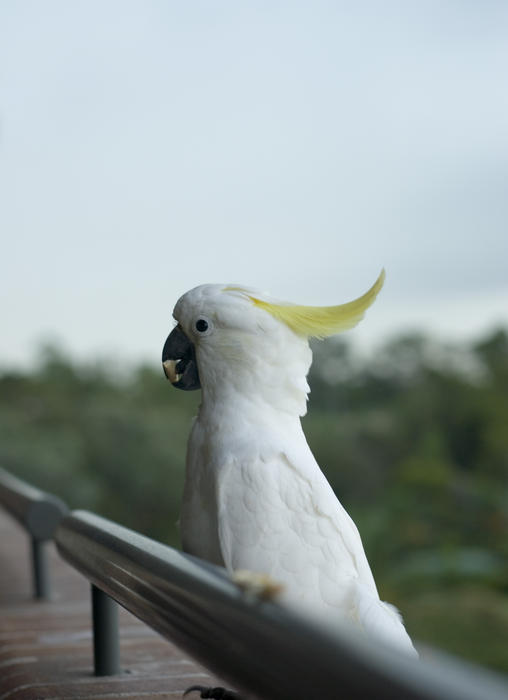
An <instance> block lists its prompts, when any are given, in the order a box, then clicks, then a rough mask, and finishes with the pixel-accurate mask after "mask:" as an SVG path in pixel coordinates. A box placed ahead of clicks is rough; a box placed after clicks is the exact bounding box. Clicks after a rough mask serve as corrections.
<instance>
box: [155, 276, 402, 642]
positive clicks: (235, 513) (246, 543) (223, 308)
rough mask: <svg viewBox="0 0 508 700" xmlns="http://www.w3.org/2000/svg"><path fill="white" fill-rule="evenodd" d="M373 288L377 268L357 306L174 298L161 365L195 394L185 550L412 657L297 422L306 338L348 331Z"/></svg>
mask: <svg viewBox="0 0 508 700" xmlns="http://www.w3.org/2000/svg"><path fill="white" fill-rule="evenodd" d="M383 281H384V270H383V271H382V272H381V274H380V276H379V278H378V279H377V281H376V282H375V284H374V285H373V286H372V288H371V289H369V291H368V292H367V293H366V294H364V295H363V296H361V297H359V298H358V299H356V300H355V301H352V302H349V303H347V304H341V305H339V306H325V307H313V306H298V305H294V304H288V303H280V302H276V301H273V300H271V299H270V298H268V297H267V296H266V295H265V294H261V293H259V292H257V291H255V290H253V289H249V288H244V287H241V286H237V285H224V284H204V285H202V286H199V287H196V288H195V289H192V290H190V291H189V292H187V293H186V294H184V295H183V296H182V297H181V298H180V299H179V300H178V302H177V304H176V306H175V309H174V313H173V316H174V318H175V319H176V321H177V324H178V325H177V326H176V327H175V328H174V329H173V331H172V332H171V334H170V335H169V337H168V339H167V340H166V343H165V345H164V350H163V354H162V361H163V366H164V371H165V374H166V376H167V377H168V379H169V380H170V381H171V383H172V384H173V386H175V387H178V388H179V389H201V392H202V402H201V405H200V407H199V412H198V415H197V417H196V419H195V421H194V424H193V427H192V431H191V434H190V437H189V442H188V449H187V464H186V478H185V488H184V495H183V502H182V509H181V518H180V527H181V535H182V545H183V548H184V550H185V551H186V552H189V553H191V554H194V555H196V556H198V557H201V558H203V559H206V560H208V561H210V562H213V563H215V564H219V565H221V566H225V567H226V569H227V570H228V571H229V572H231V573H232V574H233V573H234V572H235V571H238V570H247V571H251V572H259V573H261V574H263V575H265V574H266V575H268V576H269V577H270V579H272V580H273V581H275V582H277V583H281V584H282V586H283V590H282V592H281V594H280V600H281V602H282V603H285V604H289V605H294V606H297V607H298V608H299V609H301V610H307V611H309V612H310V613H311V614H312V615H313V616H314V617H318V616H321V615H323V616H324V617H326V618H327V619H328V620H329V621H330V620H333V619H337V620H339V619H342V620H344V621H347V622H349V623H353V624H355V625H357V626H358V627H359V628H360V629H361V630H363V631H364V633H365V634H367V635H368V636H370V637H372V638H375V639H377V640H380V641H382V643H386V644H388V645H391V646H392V647H397V648H398V649H399V650H400V651H402V652H404V653H407V654H410V655H416V652H415V650H414V647H413V645H412V643H411V640H410V638H409V636H408V634H407V632H406V630H405V629H404V625H403V623H402V621H401V618H400V615H399V614H398V612H397V611H396V609H395V608H394V607H392V606H391V605H389V604H387V603H384V602H382V601H381V600H380V599H379V595H378V592H377V588H376V584H375V582H374V578H373V576H372V573H371V570H370V567H369V564H368V561H367V558H366V555H365V552H364V549H363V546H362V542H361V539H360V535H359V533H358V530H357V528H356V526H355V524H354V523H353V521H352V520H351V518H350V517H349V515H348V514H347V512H346V511H345V509H344V508H343V506H342V505H341V503H340V502H339V501H338V499H337V497H336V496H335V494H334V492H333V490H332V488H331V487H330V485H329V483H328V481H327V480H326V478H325V476H324V475H323V473H322V472H321V470H320V468H319V466H318V464H317V462H316V460H315V459H314V456H313V455H312V452H311V450H310V448H309V446H308V444H307V441H306V439H305V435H304V433H303V430H302V427H301V424H300V416H303V415H304V414H305V412H306V403H307V394H308V392H309V386H308V384H307V380H306V376H307V373H308V371H309V367H310V364H311V360H312V352H311V349H310V347H309V338H311V337H317V338H324V337H325V336H330V335H333V334H335V333H338V332H340V331H343V330H346V329H349V328H352V327H353V326H355V325H356V324H357V323H358V322H359V321H360V320H361V318H362V317H363V315H364V313H365V311H366V309H367V308H368V307H369V306H370V305H371V304H372V303H373V301H374V300H375V298H376V296H377V294H378V292H379V290H380V289H381V287H382V285H383Z"/></svg>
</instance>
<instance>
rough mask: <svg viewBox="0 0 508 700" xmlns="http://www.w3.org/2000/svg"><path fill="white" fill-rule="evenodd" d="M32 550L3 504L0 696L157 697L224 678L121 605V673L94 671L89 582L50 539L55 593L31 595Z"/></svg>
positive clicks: (56, 699) (0, 699) (17, 699)
mask: <svg viewBox="0 0 508 700" xmlns="http://www.w3.org/2000/svg"><path fill="white" fill-rule="evenodd" d="M29 556H30V549H29V540H28V537H27V536H26V534H25V532H24V531H23V530H22V529H21V528H20V527H19V526H18V525H17V523H16V522H15V521H13V520H12V519H11V518H10V517H9V516H8V515H7V514H6V513H4V511H3V510H2V509H1V508H0V700H7V698H8V699H9V700H42V699H43V698H44V699H49V698H51V700H61V699H63V698H74V699H75V700H77V699H78V698H93V699H94V700H106V699H107V698H109V699H111V698H144V699H145V698H146V699H147V700H150V698H153V699H154V700H155V699H156V698H171V697H172V698H175V697H181V695H182V693H183V691H184V690H185V688H188V687H189V686H190V685H194V684H199V685H224V683H223V682H220V681H219V680H217V679H216V678H214V677H213V676H212V675H211V674H210V673H209V672H208V671H206V670H205V669H204V668H202V667H200V666H199V665H198V664H196V663H195V662H194V661H192V660H191V659H190V658H188V657H187V656H185V654H184V653H183V652H181V651H180V650H179V649H178V648H177V647H175V646H174V645H172V644H171V643H169V642H168V641H166V640H165V639H163V638H162V637H160V636H159V635H158V634H157V633H156V632H153V631H152V630H151V629H150V628H149V627H147V626H146V625H145V624H144V623H142V622H140V621H139V620H137V619H136V618H135V617H133V616H132V615H131V614H130V613H128V612H127V611H126V610H123V609H122V610H121V611H120V661H121V666H122V673H121V674H120V675H118V676H109V677H103V678H96V677H94V675H93V652H92V630H91V604H90V585H89V583H88V582H87V581H86V580H85V579H84V578H83V577H82V576H80V575H79V574H78V573H77V572H75V571H74V570H73V569H72V568H71V567H70V566H69V565H68V564H66V563H65V562H64V561H62V560H61V559H60V557H59V556H58V554H57V553H56V551H55V550H54V547H53V545H50V562H51V581H52V588H53V597H52V600H51V601H48V602H38V601H35V600H34V599H33V598H32V589H31V585H32V584H31V570H30V559H29ZM189 697H193V698H197V697H198V695H197V694H193V695H191V696H189Z"/></svg>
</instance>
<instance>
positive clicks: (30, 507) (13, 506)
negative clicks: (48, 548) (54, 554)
mask: <svg viewBox="0 0 508 700" xmlns="http://www.w3.org/2000/svg"><path fill="white" fill-rule="evenodd" d="M0 504H1V505H2V506H3V507H4V508H5V510H7V511H8V512H9V513H10V514H11V515H12V516H13V517H14V518H16V520H17V521H18V522H19V523H20V524H21V525H22V526H23V527H24V528H25V530H26V531H27V532H28V533H29V534H30V535H31V536H32V537H34V538H35V539H36V540H39V541H41V542H42V541H44V540H49V539H51V538H52V537H53V534H54V532H55V530H56V528H57V526H58V523H59V522H60V520H61V519H62V517H63V516H64V515H65V514H66V513H67V512H68V510H69V509H68V507H67V506H66V505H65V503H64V502H63V501H62V500H61V499H60V498H58V497H57V496H54V495H53V494H51V493H46V491H41V490H40V489H38V488H36V487H35V486H32V485H30V484H27V483H26V481H22V480H21V479H18V478H17V477H16V476H14V475H13V474H11V473H10V472H8V471H6V470H5V469H2V467H0Z"/></svg>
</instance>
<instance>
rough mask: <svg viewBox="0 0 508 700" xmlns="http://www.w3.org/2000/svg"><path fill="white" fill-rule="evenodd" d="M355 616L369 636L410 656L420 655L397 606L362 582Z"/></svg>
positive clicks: (357, 594) (356, 600) (358, 585)
mask: <svg viewBox="0 0 508 700" xmlns="http://www.w3.org/2000/svg"><path fill="white" fill-rule="evenodd" d="M355 617H356V618H357V622H358V624H359V625H360V627H362V629H363V630H364V631H365V633H366V634H367V635H368V636H369V637H374V638H375V639H378V640H379V641H383V642H386V644H388V645H390V646H391V647H394V648H396V649H398V650H399V651H400V652H402V653H404V654H406V655H408V656H412V657H413V658H417V657H418V652H417V651H416V649H415V648H414V646H413V643H412V641H411V639H410V637H409V635H408V633H407V632H406V629H405V627H404V623H403V622H402V616H401V615H400V613H399V611H398V610H397V608H396V607H394V606H393V605H390V604H389V603H384V602H383V601H382V600H379V598H378V597H377V596H376V595H374V593H373V592H372V591H371V590H370V589H369V588H367V587H366V586H364V585H362V584H361V583H358V584H357V586H356V591H355Z"/></svg>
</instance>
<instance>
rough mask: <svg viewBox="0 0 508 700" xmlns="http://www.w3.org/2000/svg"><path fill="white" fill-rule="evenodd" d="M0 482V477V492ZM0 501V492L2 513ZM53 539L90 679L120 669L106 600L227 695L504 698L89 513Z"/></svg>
mask: <svg viewBox="0 0 508 700" xmlns="http://www.w3.org/2000/svg"><path fill="white" fill-rule="evenodd" d="M5 475H6V474H5V472H0V483H1V484H4V482H5ZM7 476H8V475H7ZM15 482H17V483H18V484H19V482H18V480H15ZM15 482H13V481H10V482H9V483H10V491H12V490H13V489H14V490H16V489H15V486H16V483H15ZM39 493H40V492H39ZM5 496H6V491H5V489H4V488H3V487H2V488H0V504H2V505H6V499H5ZM7 500H9V501H11V500H12V493H11V494H9V493H8V494H7ZM9 510H10V512H12V513H13V514H15V513H14V510H15V509H12V510H11V509H9ZM16 517H18V516H16ZM55 541H56V544H57V548H58V551H59V552H60V554H61V556H62V557H63V558H64V559H65V560H66V561H68V562H69V563H70V564H71V565H72V566H74V567H75V568H76V569H77V570H78V571H80V572H81V573H82V574H83V575H84V576H86V578H88V579H89V580H90V582H91V583H92V590H93V599H94V623H95V625H94V647H95V652H96V672H97V670H98V669H97V661H99V664H100V663H101V658H100V657H101V655H102V672H103V673H111V672H114V671H115V670H118V668H119V659H118V638H117V619H116V604H115V603H114V602H113V600H112V599H114V600H116V601H118V603H120V604H121V605H122V606H124V607H125V608H126V609H127V610H129V611H130V612H131V613H133V614H134V615H135V616H136V617H138V618H140V619H141V620H143V621H144V622H146V623H147V624H148V625H149V626H150V627H152V628H153V629H154V630H156V631H158V632H159V633H160V634H162V635H163V636H164V637H166V638H168V639H170V640H171V641H173V642H175V643H176V644H177V645H179V646H180V647H181V648H182V649H185V650H186V651H187V652H188V653H189V654H190V655H192V656H193V657H195V658H196V659H198V660H199V661H201V662H202V663H203V664H204V665H205V666H207V667H208V668H210V669H211V670H213V671H215V672H216V673H217V674H218V675H219V676H221V677H223V678H224V679H226V680H227V681H228V682H230V683H231V684H232V686H233V687H235V688H237V689H239V690H243V691H245V692H246V694H247V695H249V696H250V695H252V694H254V695H256V696H258V697H261V698H264V700H289V698H291V699H299V698H302V700H303V698H305V699H307V698H314V697H319V698H322V699H327V698H330V700H332V699H333V700H336V699H337V698H348V700H367V699H368V700H370V699H371V698H376V700H395V699H397V700H506V698H507V697H508V683H506V681H505V680H504V679H503V678H502V677H499V676H497V675H495V674H493V673H490V672H488V671H485V670H483V669H480V668H477V667H474V666H471V665H469V664H464V663H461V662H458V661H456V660H455V659H451V658H449V657H445V656H440V655H439V654H437V653H436V654H434V653H433V657H435V658H433V660H431V661H421V662H419V661H415V660H413V659H408V658H405V657H402V656H401V655H400V654H399V653H397V652H396V651H391V650H390V649H387V648H383V647H380V646H378V645H376V644H373V643H372V642H369V640H367V639H366V638H364V637H362V636H360V635H359V634H358V633H357V632H356V631H355V630H350V629H345V628H342V627H340V626H335V625H334V626H333V627H332V626H323V625H322V624H320V625H318V624H317V623H314V622H313V621H312V620H310V619H308V618H306V617H304V616H300V615H298V614H297V613H296V612H294V611H293V610H289V609H286V608H284V607H283V606H280V605H278V604H277V602H276V601H270V600H261V599H259V598H257V597H255V596H254V595H252V594H247V593H245V592H244V591H242V590H240V589H239V588H238V587H237V586H236V585H235V584H234V583H233V582H232V581H231V580H230V578H229V576H228V575H227V573H226V571H225V570H224V569H221V568H219V567H215V566H212V565H210V564H207V563H205V562H203V561H201V560H198V559H196V558H194V557H191V556H189V555H186V554H183V553H181V552H178V551H176V550H174V549H171V548H170V547H166V546H164V545H162V544H160V543H158V542H155V541H153V540H151V539H149V538H147V537H144V536H143V535H140V534H139V533H137V532H133V531H131V530H128V529H127V528H124V527H122V526H120V525H118V524H116V523H113V522H110V521H108V520H105V519H104V518H101V517H99V516H97V515H95V514H93V513H88V512H86V511H74V512H73V513H69V514H67V515H66V516H65V517H64V518H63V519H62V520H61V521H60V523H59V525H58V527H57V530H56V533H55ZM99 670H100V668H99Z"/></svg>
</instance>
